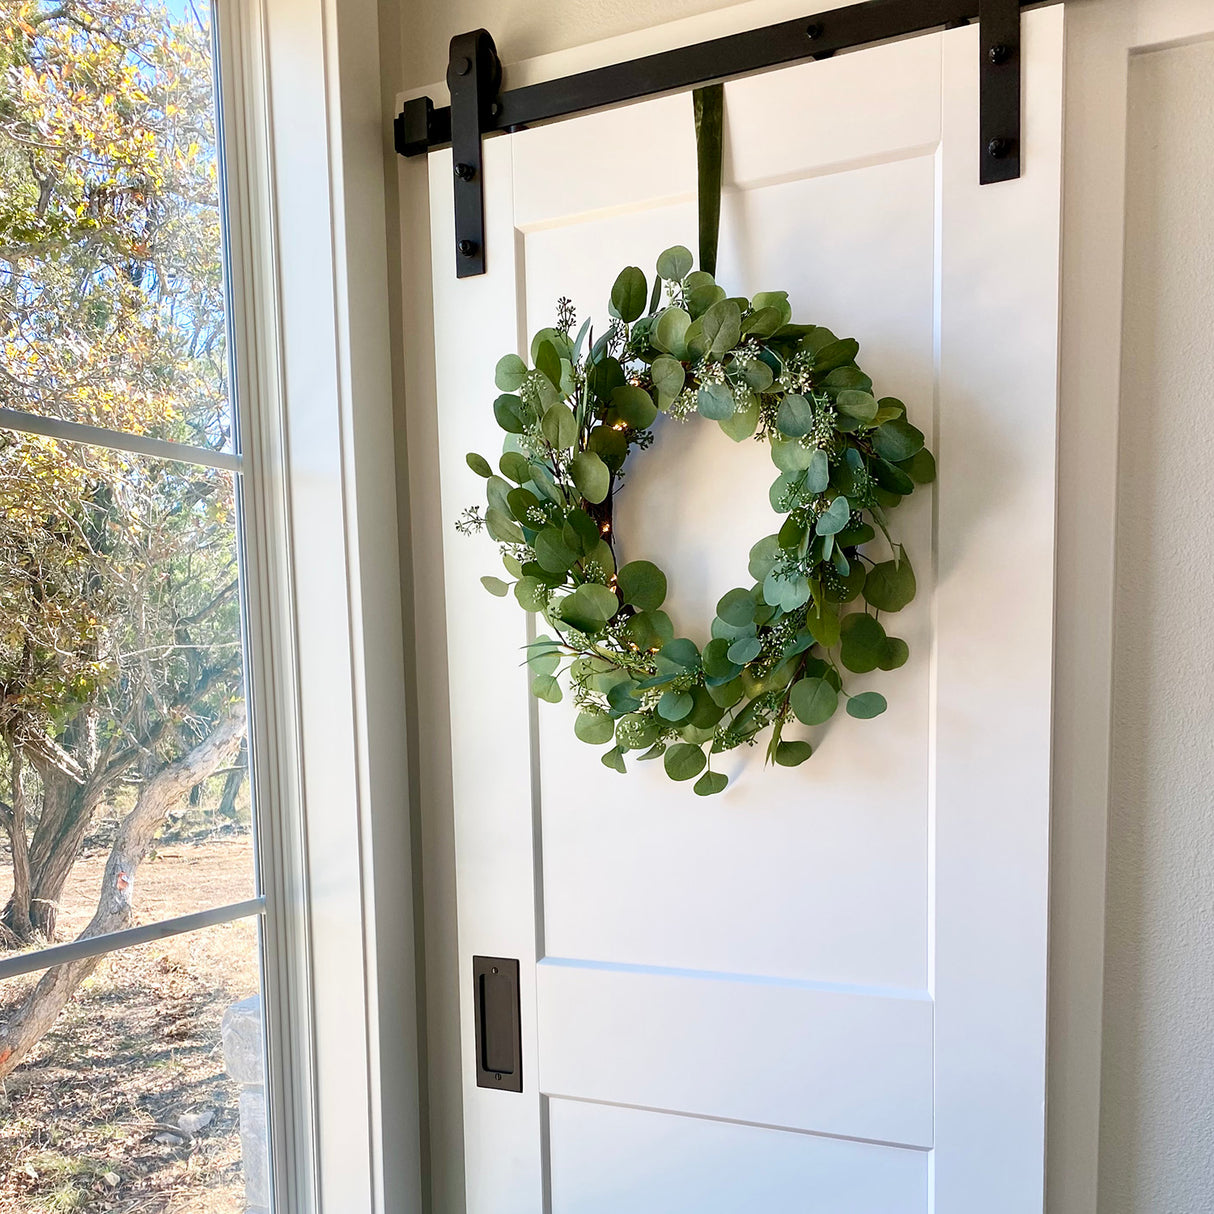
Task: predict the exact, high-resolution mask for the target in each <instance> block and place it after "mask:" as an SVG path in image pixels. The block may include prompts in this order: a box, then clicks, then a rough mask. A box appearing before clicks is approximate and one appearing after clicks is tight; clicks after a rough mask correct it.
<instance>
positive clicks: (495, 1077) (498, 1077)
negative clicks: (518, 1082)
mask: <svg viewBox="0 0 1214 1214" xmlns="http://www.w3.org/2000/svg"><path fill="white" fill-rule="evenodd" d="M493 972H494V973H495V974H496V973H497V970H494V971H493ZM493 1078H494V1079H500V1078H501V1076H500V1075H494V1076H493Z"/></svg>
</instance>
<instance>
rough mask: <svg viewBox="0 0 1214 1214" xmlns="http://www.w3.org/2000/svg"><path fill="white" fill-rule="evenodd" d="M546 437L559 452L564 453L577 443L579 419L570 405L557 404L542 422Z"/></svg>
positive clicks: (541, 426) (541, 427)
mask: <svg viewBox="0 0 1214 1214" xmlns="http://www.w3.org/2000/svg"><path fill="white" fill-rule="evenodd" d="M540 429H541V430H542V431H543V432H544V437H545V438H546V439H547V440H548V441H549V442H550V443H551V444H552V445H553V446H554V447H555V448H556V449H557V450H558V451H564V450H566V449H567V448H569V447H572V446H573V444H574V443H576V442H577V432H578V425H577V418H576V417H574V416H573V412H572V411H571V410H570V408H569V406H568V405H562V404H559V403H558V404H555V405H553V406H552V407H551V408H549V409H548V410H547V412H546V413H545V414H544V417H543V420H542V421H541V422H540Z"/></svg>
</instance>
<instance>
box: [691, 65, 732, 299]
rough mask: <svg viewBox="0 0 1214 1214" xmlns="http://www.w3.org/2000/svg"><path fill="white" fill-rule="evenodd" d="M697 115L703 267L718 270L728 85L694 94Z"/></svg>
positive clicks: (701, 258)
mask: <svg viewBox="0 0 1214 1214" xmlns="http://www.w3.org/2000/svg"><path fill="white" fill-rule="evenodd" d="M691 98H692V103H693V105H694V107H695V119H696V169H697V185H698V192H699V208H700V269H701V270H707V271H708V273H709V274H712V275H714V276H715V275H716V272H717V237H718V235H719V233H720V230H721V160H722V157H723V154H724V127H725V86H724V85H723V84H706V85H704V87H703V88H698V89H696V90H695V92H693V93H692V95H691Z"/></svg>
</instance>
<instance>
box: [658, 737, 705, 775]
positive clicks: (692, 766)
mask: <svg viewBox="0 0 1214 1214" xmlns="http://www.w3.org/2000/svg"><path fill="white" fill-rule="evenodd" d="M706 762H707V759H705V757H704V751H703V749H702V748H701V747H699V746H692V745H691V744H690V743H688V742H676V743H675V744H674V745H673V746H671V747H670V748H669V749H668V750H667V751H666V753H665V754H664V755H663V756H662V764H663V766H664V767H665V768H666V774H667V775H668V776H669V777H670V778H671V779H672V780H691V779H694V778H695V777H696V776H698V775H699V774H700V772H702V771H703V770H704V764H705V763H706Z"/></svg>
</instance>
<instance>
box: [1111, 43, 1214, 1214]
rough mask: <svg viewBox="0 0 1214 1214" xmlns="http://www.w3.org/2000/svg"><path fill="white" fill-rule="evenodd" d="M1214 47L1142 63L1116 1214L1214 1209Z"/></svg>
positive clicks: (1124, 538)
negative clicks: (1213, 609) (1213, 612)
mask: <svg viewBox="0 0 1214 1214" xmlns="http://www.w3.org/2000/svg"><path fill="white" fill-rule="evenodd" d="M1212 118H1214V42H1200V43H1196V44H1192V45H1188V46H1179V47H1171V48H1168V49H1163V50H1157V51H1152V52H1150V53H1147V54H1142V55H1137V56H1135V57H1134V58H1133V59H1132V60H1131V63H1130V90H1129V131H1128V140H1127V149H1126V152H1127V166H1126V167H1127V179H1128V188H1127V199H1126V267H1125V275H1126V277H1125V315H1124V344H1123V347H1122V368H1123V369H1122V399H1121V467H1120V473H1119V477H1118V526H1117V596H1116V617H1115V629H1116V633H1115V637H1116V656H1115V662H1114V683H1113V689H1114V693H1113V761H1112V787H1111V793H1112V795H1111V804H1110V814H1109V868H1108V904H1107V943H1106V955H1105V1028H1104V1065H1103V1080H1104V1099H1103V1110H1102V1119H1101V1121H1102V1124H1101V1184H1100V1211H1101V1214H1139V1212H1142V1214H1145V1212H1146V1211H1173V1210H1175V1211H1194V1212H1196V1211H1199V1210H1209V1209H1211V1208H1214V813H1211V809H1212V808H1214V806H1212V802H1214V727H1212V725H1211V706H1212V705H1214V627H1212V624H1214V620H1212V618H1211V611H1210V604H1211V602H1214V526H1212V525H1211V520H1212V519H1214V427H1212V426H1211V420H1212V416H1214V121H1212Z"/></svg>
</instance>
